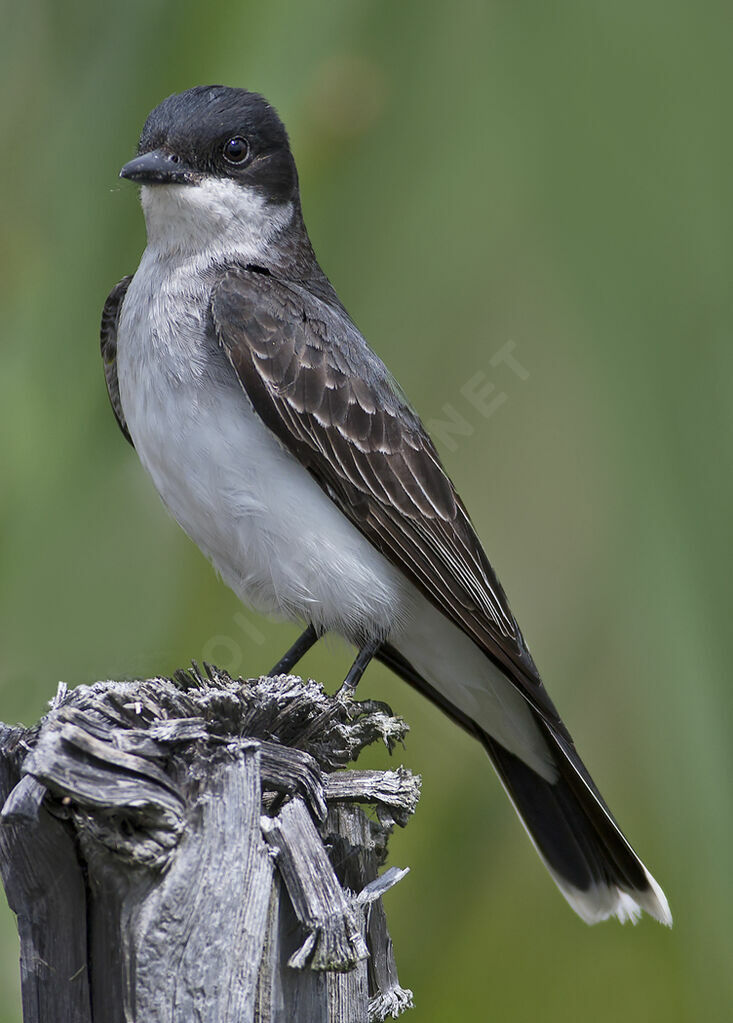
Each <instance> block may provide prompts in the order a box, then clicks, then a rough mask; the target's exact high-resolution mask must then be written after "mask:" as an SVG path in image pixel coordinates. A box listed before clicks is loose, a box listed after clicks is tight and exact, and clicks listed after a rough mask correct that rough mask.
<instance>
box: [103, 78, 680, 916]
mask: <svg viewBox="0 0 733 1023" xmlns="http://www.w3.org/2000/svg"><path fill="white" fill-rule="evenodd" d="M120 175H121V177H123V178H127V179H128V180H130V181H134V182H137V183H138V184H140V185H141V201H142V207H143V211H144V214H145V222H146V226H147V238H148V244H147V248H146V249H145V252H144V253H143V256H142V259H141V261H140V266H139V267H138V269H137V272H136V273H135V274H134V275H133V276H130V277H125V278H123V280H121V281H120V283H119V284H118V285H117V286H116V287H115V288H113V290H112V292H111V294H110V296H109V298H108V299H107V302H106V303H105V306H104V312H103V315H102V329H101V342H102V356H103V360H104V369H105V375H106V378H107V387H108V390H109V396H110V399H111V402H112V407H113V409H114V411H115V415H116V416H117V420H118V422H119V424H120V428H121V429H122V432H123V433H124V434H125V436H126V437H127V439H128V440H129V441H130V442H131V443H132V444H134V446H135V448H136V450H137V453H138V455H139V457H140V461H141V462H142V464H143V465H144V467H145V468H146V469H147V470H148V472H149V473H150V475H151V476H152V478H153V482H154V483H155V486H156V487H157V489H158V491H159V493H160V496H161V497H162V499H163V502H164V503H165V505H166V507H167V508H168V510H169V511H170V513H171V514H172V515H173V517H174V518H175V519H176V520H177V521H178V522H179V523H180V525H181V526H182V527H183V528H184V529H185V531H186V532H187V533H188V535H189V536H190V537H191V538H192V539H193V540H194V541H195V542H196V543H197V544H198V546H199V547H200V548H201V550H202V551H203V552H204V554H205V555H206V557H207V558H209V559H210V561H211V562H212V563H213V564H214V566H215V567H216V568H217V569H218V571H219V572H220V573H221V575H222V577H223V579H224V580H225V582H227V583H228V584H229V586H231V587H232V589H233V590H234V591H235V593H236V594H237V595H238V596H239V597H240V598H241V599H242V600H243V601H245V602H246V603H247V604H249V605H251V606H254V607H256V608H258V609H260V610H262V611H265V612H270V613H275V614H277V615H280V616H284V617H285V618H288V619H292V620H295V621H299V622H301V623H303V624H305V625H306V626H307V628H306V630H305V632H304V633H303V635H302V636H301V637H300V639H299V640H298V641H297V642H296V643H295V645H294V646H293V647H292V648H291V649H290V650H289V651H288V652H287V653H286V654H285V656H284V657H283V658H282V659H281V660H280V661H279V662H278V664H276V665H275V667H274V668H273V670H272V674H277V673H283V672H288V671H290V670H291V669H292V668H293V667H294V665H295V664H296V663H297V661H298V659H299V658H300V657H301V656H302V655H303V654H304V653H305V651H306V650H308V648H309V647H310V646H311V645H312V644H313V643H314V642H315V641H316V639H317V638H318V637H319V636H321V635H323V633H325V632H330V631H333V632H336V633H339V634H340V635H341V636H344V637H345V638H346V639H347V640H348V641H349V642H350V643H352V644H353V645H354V646H355V647H356V648H357V650H358V655H357V657H356V660H355V661H354V664H353V667H352V668H351V670H350V671H349V674H348V676H347V678H346V681H345V685H346V686H347V687H353V686H355V685H356V683H357V682H358V680H359V678H360V677H361V675H362V673H363V671H364V669H365V668H366V666H367V664H368V663H369V661H370V660H371V659H372V658H373V657H376V658H378V659H379V660H380V661H382V662H384V663H385V664H387V665H388V666H389V667H390V668H391V669H392V670H393V671H395V672H396V673H397V674H398V675H399V676H401V677H402V678H403V679H405V680H406V681H407V682H409V683H410V684H411V685H413V686H415V687H416V688H417V689H418V690H420V691H421V692H422V693H424V694H425V695H426V696H427V697H428V698H429V699H430V700H432V701H433V702H434V703H436V704H437V705H438V706H439V707H440V708H441V709H442V710H444V711H445V712H446V713H447V714H448V715H449V716H450V717H451V718H452V719H453V720H454V721H456V722H457V723H458V724H460V725H462V726H463V727H464V728H465V729H467V730H468V731H469V732H470V733H471V734H472V735H474V736H475V737H476V738H477V739H478V740H479V742H481V743H482V745H483V746H484V747H485V749H486V751H487V753H488V754H489V756H490V758H491V761H492V763H493V765H494V767H495V769H496V772H497V774H498V775H499V778H500V780H501V783H502V785H503V786H504V788H505V790H506V792H507V795H508V796H509V798H510V799H511V801H512V803H513V804H514V807H515V809H516V811H517V813H518V814H519V816H520V818H521V820H522V822H523V824H524V826H525V828H526V829H527V832H528V833H529V836H530V839H531V840H532V842H533V843H534V845H535V848H536V849H537V851H538V852H539V854H540V856H541V857H542V859H543V861H544V863H545V865H546V866H547V868H548V869H549V871H550V873H551V874H552V877H553V878H554V880H555V881H556V883H557V885H558V887H559V888H560V890H561V892H562V893H563V895H564V896H565V897H566V899H567V900H568V902H569V903H570V905H571V906H572V907H573V909H574V910H575V911H576V912H577V913H578V914H579V915H580V916H581V917H582V918H583V919H584V920H586V921H587V922H588V923H595V922H596V921H598V920H603V919H605V918H606V917H609V916H612V915H615V916H617V917H618V918H619V920H622V921H623V920H627V919H632V920H635V919H636V918H637V917H638V916H639V914H640V912H641V910H642V909H645V910H646V911H647V912H648V913H650V914H651V915H652V916H654V917H656V918H657V920H660V921H661V922H662V923H665V924H670V923H671V920H672V918H671V915H670V912H669V907H668V905H667V900H666V898H665V896H664V893H663V892H662V890H661V888H660V887H659V885H658V884H657V883H656V881H655V880H654V878H653V877H652V876H651V874H649V872H648V871H647V870H646V868H645V867H644V865H643V863H642V862H641V860H640V859H639V858H638V857H637V855H636V854H635V853H634V851H633V849H632V848H631V846H630V845H629V843H628V842H627V840H626V838H625V837H624V835H623V834H622V832H621V830H620V828H619V827H618V825H617V824H616V821H615V820H614V818H613V816H612V814H611V812H610V810H609V809H608V807H607V806H606V804H605V802H604V801H603V798H602V797H601V795H600V793H599V791H598V789H597V788H596V786H595V785H594V783H593V781H592V779H591V777H590V775H589V774H588V771H587V770H586V768H585V766H584V765H583V763H582V761H581V759H580V757H579V756H578V754H577V752H576V749H575V746H574V745H573V741H572V739H571V738H570V735H569V734H568V731H567V729H566V728H565V726H564V725H563V723H562V721H561V720H560V717H559V715H558V712H557V710H556V709H555V706H554V704H553V703H552V701H551V699H550V697H549V696H548V694H547V691H546V690H545V687H544V685H543V684H542V681H541V679H540V676H539V673H538V671H537V668H536V666H535V663H534V661H533V660H532V657H531V655H530V652H529V650H528V648H527V645H526V643H525V641H524V638H523V636H522V633H521V632H520V630H519V626H518V625H517V622H516V619H515V618H514V615H513V614H512V612H511V610H510V608H509V604H508V602H507V598H506V595H505V594H504V590H503V589H502V587H501V585H500V583H499V581H498V579H497V578H496V575H495V574H494V571H493V569H492V568H491V565H490V564H489V561H488V559H487V557H486V555H485V553H484V551H483V548H482V546H481V543H480V541H479V539H478V537H477V536H476V533H475V531H474V528H473V526H472V524H471V520H470V519H469V517H468V513H467V511H466V509H465V507H464V506H463V503H462V502H461V499H460V498H459V497H458V495H457V493H456V491H455V489H454V487H453V484H452V483H451V481H450V479H449V478H448V476H447V475H446V473H445V470H444V469H443V466H442V464H441V461H440V458H439V457H438V453H437V451H436V449H435V447H434V445H433V443H432V441H431V440H430V437H429V436H428V435H427V433H426V431H425V429H424V427H423V426H422V423H421V422H420V420H419V418H418V416H417V415H416V413H415V412H414V411H413V410H412V408H411V407H410V406H409V405H408V403H407V402H406V400H405V398H404V396H403V394H402V392H401V390H400V389H399V387H398V386H397V384H396V383H395V381H394V380H393V378H392V377H391V375H390V373H389V371H388V370H387V369H386V367H385V366H384V364H383V363H382V361H381V359H379V358H378V357H377V356H376V355H375V354H374V352H373V351H372V350H371V349H370V348H369V346H368V345H367V343H366V341H365V340H364V338H363V337H362V336H361V334H360V333H359V331H358V330H357V328H356V327H355V326H354V324H353V322H352V321H351V319H350V318H349V315H348V313H347V312H346V310H345V309H344V307H343V305H342V304H341V302H340V301H339V299H338V296H337V295H336V293H335V291H334V290H333V288H332V286H331V284H330V282H329V280H328V278H327V277H326V275H325V274H324V273H323V271H322V270H321V268H320V266H319V265H318V262H317V260H316V257H315V254H314V252H313V249H312V247H311V243H310V240H309V238H308V234H307V232H306V229H305V225H304V223H303V217H302V213H301V206H300V194H299V189H298V175H297V172H296V168H295V162H294V160H293V157H292V154H291V152H290V145H289V142H288V136H287V134H286V131H285V128H284V127H283V124H282V122H281V121H280V119H279V117H278V116H277V114H276V112H275V111H274V110H273V108H272V107H271V106H270V105H269V104H268V103H267V102H266V101H265V100H264V99H263V98H262V97H261V96H259V95H257V94H256V93H252V92H247V91H245V90H243V89H231V88H225V87H223V86H205V87H204V86H201V87H198V88H195V89H189V90H188V91H187V92H183V93H181V94H180V95H174V96H169V97H168V99H166V100H164V101H163V102H162V103H161V104H160V105H159V106H158V107H156V108H155V110H153V112H152V113H151V114H150V116H149V117H148V119H147V121H146V123H145V127H144V128H143V132H142V136H141V138H140V144H139V146H138V156H137V157H135V159H134V160H131V161H130V162H129V163H127V164H125V166H124V167H123V168H122V170H121V171H120Z"/></svg>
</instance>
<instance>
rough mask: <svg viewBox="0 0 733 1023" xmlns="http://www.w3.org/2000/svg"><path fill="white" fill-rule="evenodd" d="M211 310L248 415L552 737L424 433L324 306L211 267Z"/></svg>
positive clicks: (300, 289) (478, 550)
mask: <svg viewBox="0 0 733 1023" xmlns="http://www.w3.org/2000/svg"><path fill="white" fill-rule="evenodd" d="M211 315H212V320H213V326H214V329H215V331H216V335H217V338H218V342H219V344H220V345H221V347H222V348H223V350H224V351H225V352H226V354H227V356H228V358H229V361H230V363H231V365H232V367H233V369H234V371H235V373H236V374H237V377H238V379H239V381H240V383H241V385H242V388H243V389H244V391H245V392H246V394H247V396H248V398H249V400H250V401H251V403H252V406H253V408H254V410H255V412H256V413H257V414H258V415H259V417H260V418H261V419H262V421H263V422H264V423H265V425H266V426H267V427H269V429H270V430H272V431H273V433H274V434H275V435H276V436H277V437H278V438H279V440H280V441H281V443H282V444H283V445H284V446H285V447H286V448H287V449H288V450H289V451H290V452H291V453H292V454H293V455H295V457H296V458H297V459H298V460H299V461H300V462H301V464H302V465H303V466H305V468H307V469H308V471H309V472H310V473H311V475H312V476H313V477H314V478H315V479H316V480H317V482H318V483H319V484H320V486H321V487H322V488H323V490H324V491H325V492H326V493H327V494H328V496H329V497H330V498H331V499H332V500H333V501H334V502H335V503H336V504H337V505H338V507H339V508H340V509H341V511H342V512H343V513H344V515H346V516H347V518H349V519H350V521H351V522H352V523H353V524H354V525H355V526H356V527H357V528H358V529H359V530H360V531H361V532H362V533H363V534H364V536H366V537H367V539H368V540H369V541H370V542H371V543H372V544H373V545H374V546H375V547H376V548H377V549H378V550H379V551H380V552H381V553H382V554H383V555H384V556H385V557H386V558H387V559H388V560H389V561H391V562H392V563H393V564H394V565H396V566H397V567H398V568H399V569H400V571H401V572H403V573H404V574H405V575H406V576H408V578H409V579H410V580H411V581H412V582H413V583H414V584H415V585H416V586H417V587H418V589H420V590H421V591H422V592H423V593H424V594H425V596H426V597H427V598H428V600H430V601H431V603H432V604H434V605H435V607H437V608H438V609H439V610H440V611H442V612H443V614H445V615H446V616H447V617H448V618H450V619H451V620H452V621H453V622H454V623H455V624H456V625H457V626H458V627H459V628H460V629H462V630H463V631H464V632H465V633H466V634H467V635H468V636H470V637H471V639H472V640H474V642H475V643H477V644H478V646H479V647H481V648H482V649H483V650H484V651H485V652H486V654H487V655H488V656H489V657H490V658H491V660H492V661H494V663H495V664H497V665H498V667H499V668H500V669H501V670H502V671H503V672H504V674H506V675H507V676H508V678H509V679H510V680H511V681H512V682H513V683H514V684H515V685H516V686H517V688H518V689H519V690H520V691H521V692H522V694H523V695H524V697H525V698H526V699H527V701H528V702H529V703H530V704H531V705H532V706H533V707H534V708H535V709H536V710H537V711H538V713H539V714H540V715H541V716H542V717H543V719H545V720H546V721H547V723H548V724H550V725H551V726H552V727H553V728H555V729H559V730H561V731H564V729H563V726H562V724H561V722H560V719H559V716H558V714H557V711H556V709H555V707H554V706H553V704H552V701H551V700H550V698H549V696H548V695H547V692H546V690H545V688H544V686H543V685H542V683H541V681H540V679H539V675H538V673H537V669H536V667H535V665H534V662H533V661H532V658H531V656H530V654H529V651H528V649H527V647H526V644H525V642H524V639H523V638H522V634H521V632H520V630H519V627H518V625H517V623H516V621H515V619H514V616H513V614H512V612H511V610H510V608H509V604H508V602H507V598H506V595H505V594H504V591H503V589H502V587H501V585H500V583H499V581H498V580H497V578H496V575H495V574H494V571H493V569H492V568H491V565H490V564H489V562H488V559H487V558H486V555H485V554H484V551H483V549H482V547H481V543H480V541H479V539H478V537H477V536H476V533H475V531H474V529H473V526H472V525H471V522H470V519H469V517H468V514H467V512H466V510H465V508H464V506H463V504H462V502H461V500H460V498H459V497H458V495H457V494H456V492H455V490H454V488H453V484H452V483H451V481H450V479H449V478H448V476H447V475H446V473H445V471H444V469H443V467H442V465H441V463H440V459H439V457H438V454H437V452H436V450H435V447H434V446H433V443H432V441H431V440H430V437H429V436H428V435H427V433H426V431H425V429H424V427H423V426H422V424H421V423H420V420H419V419H418V417H417V415H416V414H415V413H414V412H413V411H412V409H411V408H410V407H409V405H408V404H407V402H406V401H405V399H404V398H403V397H402V395H401V394H400V392H399V390H398V388H397V386H396V384H395V383H394V381H393V380H392V378H391V377H390V375H389V372H388V371H387V369H386V368H385V366H384V364H383V363H382V362H381V360H380V359H379V358H378V357H377V356H376V355H375V354H374V353H373V352H372V351H371V349H370V348H369V347H368V346H367V344H366V342H365V341H364V339H363V338H362V336H361V335H360V333H359V332H358V330H357V329H356V327H355V326H354V325H353V323H351V321H350V320H349V319H348V317H347V315H346V314H345V312H344V311H343V309H342V308H341V307H340V306H338V305H337V304H336V303H329V302H327V301H324V300H321V299H319V298H316V297H314V295H313V294H312V293H311V292H309V291H308V289H307V287H305V286H301V285H298V284H296V283H293V282H285V281H281V280H279V279H277V278H276V277H274V276H271V275H269V274H267V272H266V271H265V272H262V271H259V270H257V269H256V268H241V267H234V268H229V269H223V270H222V271H221V274H220V276H219V278H218V280H217V281H216V283H215V284H214V287H213V290H212V297H211Z"/></svg>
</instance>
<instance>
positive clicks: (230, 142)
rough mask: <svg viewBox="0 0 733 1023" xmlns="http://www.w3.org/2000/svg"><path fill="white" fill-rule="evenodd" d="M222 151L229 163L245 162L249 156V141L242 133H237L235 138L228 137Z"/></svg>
mask: <svg viewBox="0 0 733 1023" xmlns="http://www.w3.org/2000/svg"><path fill="white" fill-rule="evenodd" d="M222 152H223V154H224V159H225V160H227V161H228V162H229V163H244V161H245V160H246V159H247V157H248V156H249V142H248V141H247V139H243V138H242V136H241V135H235V136H234V138H231V139H227V141H226V142H225V143H224V147H223V149H222Z"/></svg>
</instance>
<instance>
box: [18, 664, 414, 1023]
mask: <svg viewBox="0 0 733 1023" xmlns="http://www.w3.org/2000/svg"><path fill="white" fill-rule="evenodd" d="M406 731H407V726H406V725H405V723H404V722H403V721H401V720H400V719H399V718H396V717H394V716H393V715H392V712H391V711H390V709H389V708H388V707H386V706H385V705H384V704H377V703H374V702H361V703H360V702H356V701H354V700H352V699H351V698H349V697H348V696H345V695H336V696H329V695H327V694H326V693H325V692H324V690H323V688H322V687H321V686H320V685H319V684H317V683H315V682H312V681H311V682H303V681H301V679H299V678H296V677H294V676H290V675H281V676H278V677H276V678H265V677H263V678H259V679H249V680H242V679H236V680H235V679H232V678H230V677H229V676H228V675H227V674H226V673H225V672H222V671H219V670H217V669H215V668H211V667H209V666H207V668H206V672H205V673H202V672H200V671H199V670H198V668H197V667H196V666H194V668H193V669H192V670H190V671H181V672H177V673H176V675H175V676H174V677H173V678H172V679H166V678H155V679H148V680H145V681H133V682H99V683H97V684H96V685H93V686H79V687H78V688H77V689H74V690H71V691H67V690H66V688H65V687H63V686H62V687H60V689H59V693H58V695H57V697H56V699H55V700H54V701H53V703H52V706H51V710H50V712H49V714H48V715H47V716H46V717H45V718H44V719H43V720H42V721H41V722H40V723H39V725H37V726H36V727H34V728H31V729H22V728H9V727H7V726H0V793H1V794H2V800H3V801H4V807H3V810H2V822H3V826H2V827H0V856H1V857H2V862H1V863H0V869H2V876H3V882H4V885H5V890H6V893H7V897H8V901H9V903H10V906H11V908H12V909H13V911H14V912H15V914H16V915H17V918H18V931H19V935H20V944H21V983H22V995H23V1019H24V1023H190V1021H191V1020H198V1021H200V1023H250V1021H251V1023H366V1021H372V1020H384V1019H386V1017H387V1016H393V1017H394V1016H397V1015H399V1014H400V1013H401V1012H402V1011H403V1010H404V1009H406V1008H409V1007H410V1006H411V1005H412V996H411V993H410V992H409V991H407V990H405V989H403V988H401V987H400V986H399V982H398V979H397V971H396V967H395V961H394V955H393V951H392V942H391V940H390V937H389V933H388V931H387V922H386V917H385V914H384V909H383V907H382V902H381V897H382V895H383V894H384V893H385V892H386V891H387V890H388V889H389V888H390V887H391V886H392V885H393V884H395V883H396V882H397V881H399V880H401V879H402V877H403V876H404V875H405V874H406V873H407V871H406V870H397V869H396V868H394V867H393V868H390V869H387V870H384V871H383V872H382V874H381V875H380V874H379V869H380V868H381V867H382V866H383V865H384V862H385V860H386V857H387V839H388V836H389V834H390V832H391V831H392V829H393V827H394V825H395V824H399V825H400V826H404V825H405V824H406V823H407V821H408V819H409V817H410V815H411V814H412V813H413V812H414V810H415V807H416V805H417V800H418V797H419V788H420V779H419V778H418V777H416V776H414V775H412V774H411V773H410V772H409V771H406V770H404V769H403V768H399V769H398V770H396V771H357V770H345V768H346V767H347V765H348V764H349V763H350V762H352V761H354V760H355V759H356V758H357V757H358V755H359V753H360V752H361V750H362V749H363V748H364V747H365V746H367V745H369V744H370V743H373V742H376V741H381V742H383V743H384V744H385V745H386V746H387V748H388V749H389V750H390V751H391V750H392V748H393V746H394V745H395V744H396V743H398V742H400V741H401V740H402V739H403V737H404V735H405V733H406ZM359 804H361V805H359ZM369 808H371V809H369Z"/></svg>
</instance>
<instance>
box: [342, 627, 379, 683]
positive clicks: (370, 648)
mask: <svg viewBox="0 0 733 1023" xmlns="http://www.w3.org/2000/svg"><path fill="white" fill-rule="evenodd" d="M381 645H382V641H381V639H370V640H367V642H366V643H365V644H364V646H363V647H361V649H360V650H359V653H358V654H357V655H356V660H355V661H354V663H353V664H352V665H351V667H350V668H349V674H348V675H347V676H346V678H345V679H344V681H343V685H342V686H341V688H340V689H339V691H338V695H339V696H353V695H354V693H355V692H356V687H357V685H358V684H359V679H360V678H361V676H362V675H363V674H364V672H365V671H366V669H367V665H368V664H369V662H370V661H371V659H372V657H374V655H375V654H376V652H377V651H378V650H379V648H380V646H381Z"/></svg>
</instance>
